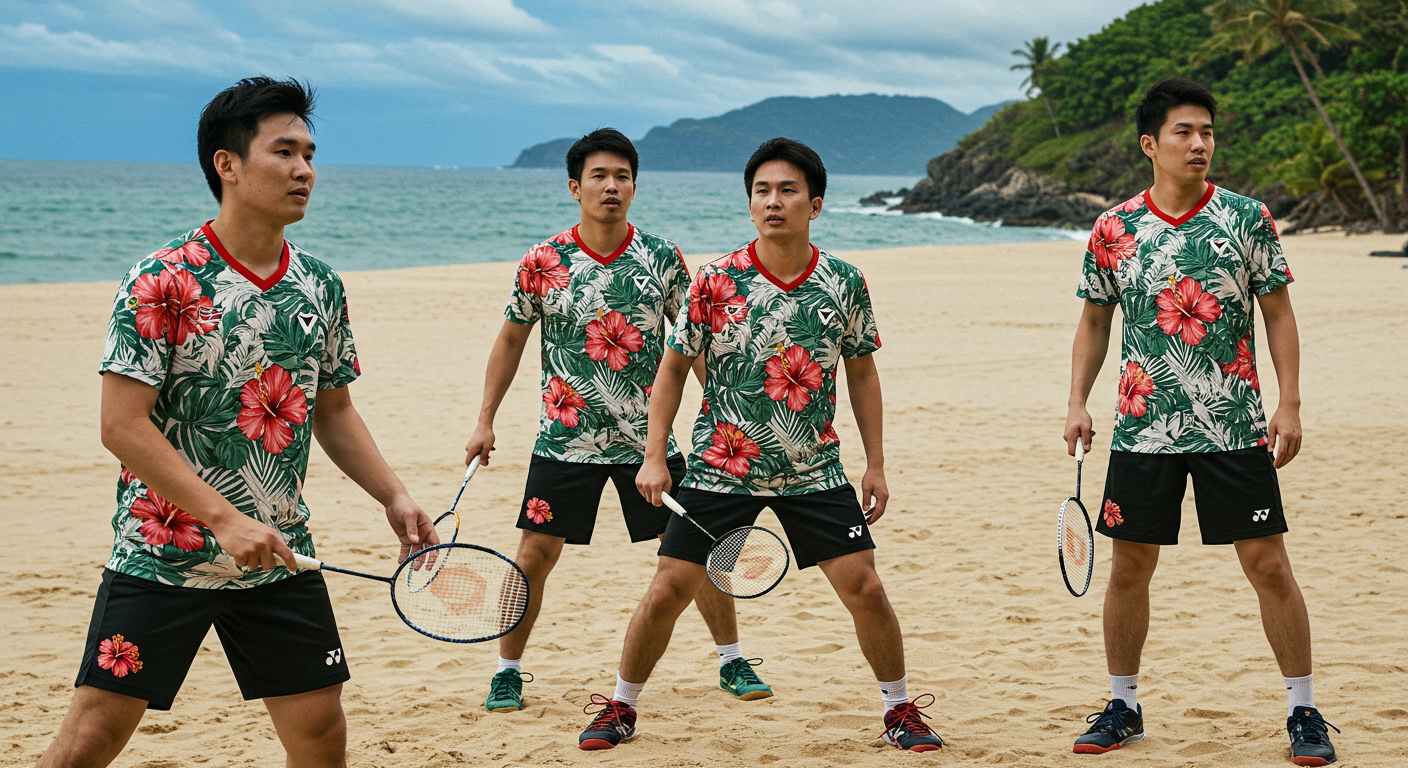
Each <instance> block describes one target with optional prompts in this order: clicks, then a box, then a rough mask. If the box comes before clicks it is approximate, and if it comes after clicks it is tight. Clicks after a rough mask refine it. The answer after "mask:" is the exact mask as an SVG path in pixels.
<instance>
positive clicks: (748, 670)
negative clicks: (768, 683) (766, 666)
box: [729, 659, 763, 685]
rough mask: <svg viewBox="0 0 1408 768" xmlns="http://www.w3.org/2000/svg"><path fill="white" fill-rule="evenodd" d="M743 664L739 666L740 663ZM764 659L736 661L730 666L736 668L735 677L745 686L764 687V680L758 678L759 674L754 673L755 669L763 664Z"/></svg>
mask: <svg viewBox="0 0 1408 768" xmlns="http://www.w3.org/2000/svg"><path fill="white" fill-rule="evenodd" d="M740 661H741V662H743V663H742V664H739V663H738V662H740ZM762 663H763V660H762V659H734V660H733V661H730V662H729V664H730V665H732V666H733V667H734V673H733V674H734V675H735V676H737V677H738V679H739V681H740V682H742V683H743V684H744V685H762V684H763V679H762V678H761V677H758V673H757V672H754V671H753V667H756V666H758V665H759V664H762Z"/></svg>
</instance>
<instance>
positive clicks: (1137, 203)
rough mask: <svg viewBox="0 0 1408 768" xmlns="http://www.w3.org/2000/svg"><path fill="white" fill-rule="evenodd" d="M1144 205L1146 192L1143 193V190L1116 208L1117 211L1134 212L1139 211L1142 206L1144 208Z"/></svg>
mask: <svg viewBox="0 0 1408 768" xmlns="http://www.w3.org/2000/svg"><path fill="white" fill-rule="evenodd" d="M1143 207H1144V193H1143V192H1140V193H1139V194H1137V195H1135V196H1134V197H1131V198H1130V199H1128V200H1126V201H1124V205H1121V206H1120V207H1118V208H1116V209H1115V210H1117V211H1123V212H1125V213H1134V212H1135V211H1137V210H1139V209H1140V208H1143Z"/></svg>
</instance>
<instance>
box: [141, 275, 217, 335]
mask: <svg viewBox="0 0 1408 768" xmlns="http://www.w3.org/2000/svg"><path fill="white" fill-rule="evenodd" d="M132 297H133V298H135V299H136V300H137V307H136V309H137V317H136V322H137V333H139V334H141V335H142V337H143V338H146V339H160V338H165V339H166V343H168V344H173V345H176V346H180V345H182V344H185V343H186V337H187V336H189V335H190V334H195V335H197V336H203V335H205V334H207V333H210V332H211V331H213V330H215V326H217V325H219V323H220V311H219V310H218V309H216V308H215V306H214V302H212V301H211V300H210V297H209V296H204V295H202V294H201V291H200V283H198V282H196V279H195V278H194V277H191V273H189V272H187V271H186V270H184V269H163V270H162V271H161V272H158V273H150V272H149V273H147V274H145V275H139V276H138V277H137V280H136V282H135V283H133V285H132Z"/></svg>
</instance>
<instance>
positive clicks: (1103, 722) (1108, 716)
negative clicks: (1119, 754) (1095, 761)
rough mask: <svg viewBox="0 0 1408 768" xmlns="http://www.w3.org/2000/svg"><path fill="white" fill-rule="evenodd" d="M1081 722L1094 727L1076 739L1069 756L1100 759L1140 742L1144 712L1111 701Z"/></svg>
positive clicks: (1118, 700)
mask: <svg viewBox="0 0 1408 768" xmlns="http://www.w3.org/2000/svg"><path fill="white" fill-rule="evenodd" d="M1135 706H1136V707H1138V705H1137V704H1136V705H1135ZM1085 722H1087V723H1094V725H1092V726H1090V730H1088V731H1086V732H1085V733H1084V734H1082V735H1081V737H1080V738H1078V739H1076V746H1075V749H1073V750H1071V751H1073V752H1081V753H1085V754H1091V755H1102V754H1104V753H1106V752H1109V751H1110V750H1112V749H1119V748H1120V747H1123V746H1124V745H1126V744H1133V743H1134V742H1136V741H1143V740H1144V708H1143V707H1139V708H1138V709H1130V708H1129V707H1126V706H1125V705H1124V699H1115V700H1113V701H1111V702H1110V703H1109V704H1106V705H1105V711H1104V712H1096V713H1095V714H1093V715H1091V716H1090V717H1087V718H1085Z"/></svg>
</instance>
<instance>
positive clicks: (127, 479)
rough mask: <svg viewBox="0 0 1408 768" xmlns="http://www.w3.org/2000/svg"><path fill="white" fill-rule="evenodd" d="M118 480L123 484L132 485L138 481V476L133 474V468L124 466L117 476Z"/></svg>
mask: <svg viewBox="0 0 1408 768" xmlns="http://www.w3.org/2000/svg"><path fill="white" fill-rule="evenodd" d="M117 482H119V483H122V484H123V485H131V484H133V483H135V482H137V476H136V475H134V474H132V470H130V469H128V468H127V467H123V468H122V474H120V475H118V476H117Z"/></svg>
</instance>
